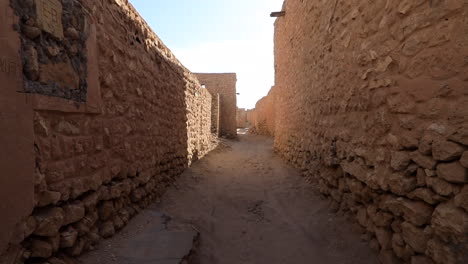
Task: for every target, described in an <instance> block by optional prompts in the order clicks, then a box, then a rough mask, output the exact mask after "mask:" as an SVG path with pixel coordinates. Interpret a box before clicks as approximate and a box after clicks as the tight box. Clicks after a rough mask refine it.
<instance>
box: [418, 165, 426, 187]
mask: <svg viewBox="0 0 468 264" xmlns="http://www.w3.org/2000/svg"><path fill="white" fill-rule="evenodd" d="M416 183H417V185H418V187H423V186H426V173H425V172H424V170H423V169H421V168H418V172H417V174H416Z"/></svg>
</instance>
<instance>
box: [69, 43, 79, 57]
mask: <svg viewBox="0 0 468 264" xmlns="http://www.w3.org/2000/svg"><path fill="white" fill-rule="evenodd" d="M68 52H69V53H70V54H71V55H76V54H77V53H78V45H76V44H73V45H71V46H70V47H69V48H68Z"/></svg>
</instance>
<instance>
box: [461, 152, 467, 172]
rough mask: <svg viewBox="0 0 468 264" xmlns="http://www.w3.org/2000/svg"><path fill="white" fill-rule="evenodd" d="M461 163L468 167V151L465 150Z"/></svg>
mask: <svg viewBox="0 0 468 264" xmlns="http://www.w3.org/2000/svg"><path fill="white" fill-rule="evenodd" d="M460 164H461V165H462V166H463V167H465V168H468V151H465V152H463V154H462V156H461V158H460Z"/></svg>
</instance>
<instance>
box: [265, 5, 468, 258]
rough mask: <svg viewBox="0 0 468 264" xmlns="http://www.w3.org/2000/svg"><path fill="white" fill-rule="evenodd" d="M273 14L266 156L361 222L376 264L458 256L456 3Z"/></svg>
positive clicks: (467, 14)
mask: <svg viewBox="0 0 468 264" xmlns="http://www.w3.org/2000/svg"><path fill="white" fill-rule="evenodd" d="M284 11H285V12H286V15H285V16H284V17H280V18H278V19H277V21H276V23H275V70H276V83H275V85H276V86H275V88H274V89H273V90H274V91H275V92H276V93H277V94H278V95H279V96H278V98H280V99H279V100H277V101H276V102H275V104H274V105H275V109H274V111H275V121H276V127H275V130H274V135H275V149H276V151H277V152H278V153H280V154H281V155H282V156H283V158H284V159H285V160H287V161H289V162H290V163H292V164H294V165H295V166H297V167H299V168H301V169H302V170H303V171H304V174H305V175H306V176H307V177H309V178H310V179H311V181H312V182H313V183H314V184H316V185H317V186H318V188H319V189H320V191H321V193H323V194H324V195H326V196H327V197H329V199H330V201H331V206H332V207H333V208H335V209H336V210H339V211H340V212H342V213H345V214H348V215H350V216H353V217H354V218H355V219H356V221H358V222H359V223H360V225H362V227H363V228H364V229H365V233H364V236H365V238H366V239H368V240H369V244H370V246H372V247H373V248H375V249H377V250H379V252H380V261H381V262H382V263H400V262H403V263H440V264H442V263H444V264H445V263H466V262H468V257H467V253H466V252H468V251H467V249H468V248H467V247H468V235H467V234H468V210H467V209H468V208H467V207H466V202H465V200H466V198H467V195H466V190H467V188H468V187H467V183H468V178H467V175H468V174H467V166H466V165H467V164H466V154H464V153H465V152H466V150H467V148H468V141H467V138H468V126H467V124H468V122H467V116H468V107H467V103H468V90H467V89H466V87H467V85H468V83H467V81H468V75H467V73H468V63H467V58H468V57H467V55H468V47H467V45H468V39H467V37H466V36H468V35H467V33H468V5H467V3H466V1H462V0H446V1H412V0H410V1H385V0H382V1H374V2H373V3H369V2H368V1H362V0H353V1H300V0H287V1H286V2H285V4H284ZM263 101H265V99H263V100H262V101H261V102H259V104H260V105H261V104H262V103H263ZM259 108H260V109H261V108H262V106H259ZM267 120H268V115H267Z"/></svg>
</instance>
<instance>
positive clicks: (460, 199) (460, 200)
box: [454, 185, 468, 212]
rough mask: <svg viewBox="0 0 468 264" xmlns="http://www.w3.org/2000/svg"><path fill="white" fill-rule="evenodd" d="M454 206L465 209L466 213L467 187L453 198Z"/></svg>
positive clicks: (467, 206) (467, 201)
mask: <svg viewBox="0 0 468 264" xmlns="http://www.w3.org/2000/svg"><path fill="white" fill-rule="evenodd" d="M454 201H455V205H456V206H458V207H461V208H463V209H465V211H466V212H468V185H465V186H464V187H463V189H462V190H461V191H460V193H459V194H457V196H455V200H454Z"/></svg>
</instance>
